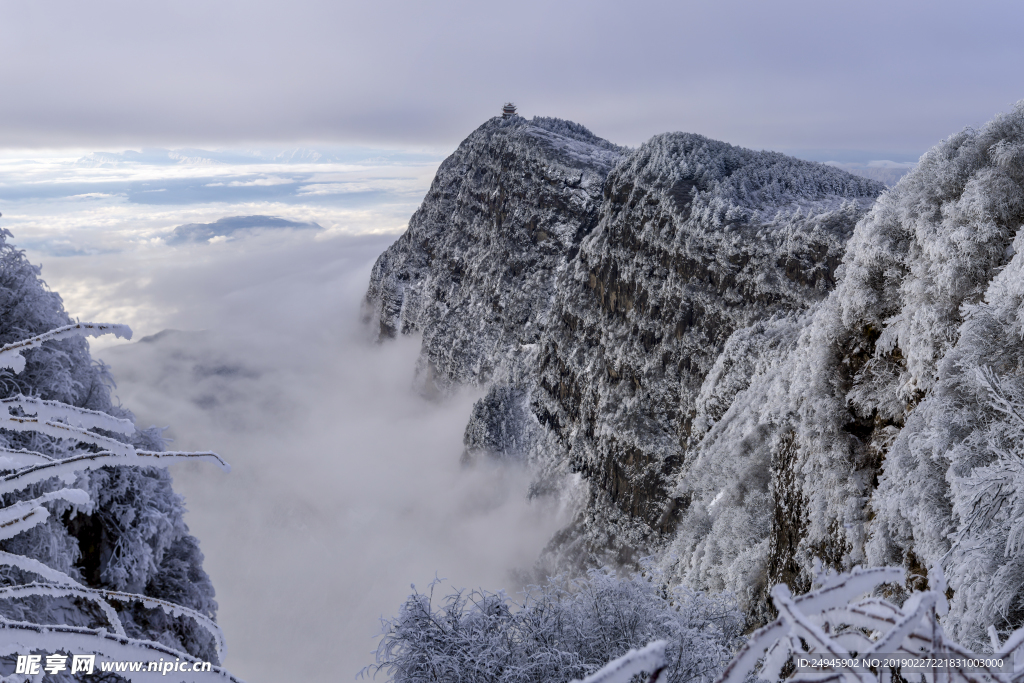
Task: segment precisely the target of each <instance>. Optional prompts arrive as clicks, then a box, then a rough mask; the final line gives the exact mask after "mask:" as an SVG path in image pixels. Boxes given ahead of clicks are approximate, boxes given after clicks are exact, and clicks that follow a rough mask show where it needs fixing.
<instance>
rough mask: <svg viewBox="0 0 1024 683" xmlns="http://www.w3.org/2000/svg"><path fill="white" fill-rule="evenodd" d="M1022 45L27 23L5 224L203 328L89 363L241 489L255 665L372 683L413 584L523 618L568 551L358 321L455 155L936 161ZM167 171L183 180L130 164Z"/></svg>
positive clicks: (17, 7) (99, 7) (1017, 78)
mask: <svg viewBox="0 0 1024 683" xmlns="http://www.w3.org/2000/svg"><path fill="white" fill-rule="evenodd" d="M1022 20H1024V4H1021V3H1019V2H1018V3H1011V2H983V3H972V4H970V5H968V4H966V3H949V2H935V1H933V2H931V3H921V2H917V3H907V2H903V3H899V2H892V1H891V0H889V1H887V2H884V3H883V2H866V1H861V2H857V3H845V4H844V3H835V2H823V1H822V0H815V1H808V2H788V1H776V2H729V1H719V2H714V3H712V2H707V3H702V4H697V3H686V2H667V1H666V2H646V3H644V2H630V3H625V2H622V3H608V2H604V1H599V0H590V1H588V2H554V3H552V2H544V3H541V2H534V1H532V0H530V1H518V2H517V1H515V0H505V1H504V2H500V3H486V2H480V1H479V0H478V1H476V2H446V3H429V2H422V1H420V2H406V1H400V2H385V1H378V2H373V3H370V2H365V3H359V4H355V3H347V2H338V1H336V0H335V1H331V2H327V1H324V2H300V1H296V0H291V1H289V2H288V3H283V2H276V3H272V2H266V1H264V0H246V1H245V2H241V1H237V0H203V1H202V2H193V1H192V0H175V1H174V2H138V0H133V1H131V2H120V1H117V2H108V1H106V0H91V1H90V2H81V1H80V0H76V1H74V2H72V1H69V0H43V1H37V2H20V3H16V2H4V1H2V0H0V211H2V212H3V218H2V219H0V228H6V229H9V230H10V231H11V232H13V233H14V240H13V243H14V244H16V245H17V246H19V247H21V248H24V249H26V251H27V253H28V256H29V258H30V259H31V260H32V261H33V262H34V263H38V264H41V265H42V267H43V271H42V273H43V276H44V277H45V278H46V280H47V281H48V283H49V285H50V286H51V287H52V288H53V289H54V290H56V291H58V292H60V293H61V295H62V296H63V298H64V302H65V305H66V308H67V310H68V312H69V313H70V314H71V315H72V316H75V317H80V318H81V319H82V320H93V321H97V322H123V323H128V324H130V325H131V326H132V327H133V328H134V329H135V331H136V334H137V337H136V339H138V338H139V337H142V336H144V335H153V334H156V333H158V332H160V331H161V330H164V329H167V328H173V329H177V330H182V332H180V333H171V334H168V335H164V336H162V337H160V338H159V339H158V340H156V341H152V340H151V341H149V342H140V341H135V342H133V343H131V344H128V345H123V346H116V347H113V346H111V345H110V343H111V340H105V339H104V340H94V341H93V349H94V351H95V352H96V354H97V355H98V356H99V357H101V358H103V359H104V360H106V361H107V362H109V363H111V364H112V366H113V372H114V375H115V377H116V378H117V379H118V382H119V384H118V388H117V390H116V391H115V393H116V395H117V396H118V398H119V399H121V400H123V401H124V404H125V405H126V407H129V408H131V409H133V410H135V411H136V413H137V415H138V417H139V420H140V422H141V426H148V425H149V424H153V423H156V424H159V425H161V426H162V425H167V424H169V425H171V429H170V430H169V431H168V436H173V437H174V438H175V439H176V441H175V444H174V445H175V446H176V447H180V448H203V449H205V448H213V449H216V450H218V451H219V452H220V453H221V454H222V455H224V456H225V457H226V458H227V459H228V460H229V461H230V462H231V463H232V465H233V467H234V469H233V471H232V473H231V474H230V475H227V476H220V475H219V473H214V474H212V475H211V474H210V473H208V472H205V471H192V470H186V469H181V468H178V469H176V470H175V477H176V488H177V490H178V491H179V492H182V493H184V494H185V495H186V498H187V501H188V505H189V508H190V510H191V512H190V513H189V515H188V517H187V519H188V521H189V523H190V524H191V525H192V527H193V530H194V532H195V533H196V534H197V536H198V537H199V538H200V540H201V543H202V548H203V552H204V553H205V554H206V557H207V560H206V567H207V569H208V570H209V572H210V574H211V576H212V578H213V580H214V584H215V586H216V587H217V591H218V599H219V600H220V602H221V610H220V613H219V618H220V620H221V622H222V623H223V624H224V625H225V629H226V631H227V637H228V640H229V647H230V648H231V649H230V652H231V653H232V654H230V655H229V657H228V660H227V663H228V665H229V667H231V668H232V669H234V670H235V671H236V673H239V674H240V675H242V676H243V677H248V678H249V680H252V681H263V680H267V681H270V680H275V681H276V680H284V679H286V678H288V676H289V675H291V676H293V677H295V676H298V677H299V678H300V679H301V680H304V681H335V680H346V679H349V680H350V677H351V675H352V674H353V673H354V672H355V670H356V669H358V667H360V666H363V665H364V664H369V663H370V662H371V661H372V656H371V655H370V654H369V651H370V650H371V649H372V647H373V645H374V640H373V638H372V637H371V636H372V634H373V633H374V632H375V631H376V628H377V621H376V618H377V616H379V615H391V614H395V613H396V611H397V609H398V606H399V604H400V602H401V600H402V598H403V597H404V596H405V595H407V594H408V591H409V589H408V585H409V583H412V582H415V583H417V585H419V586H420V587H424V586H425V583H426V582H428V581H429V580H430V579H431V578H432V577H433V576H434V573H435V572H438V573H439V574H440V575H441V576H445V577H448V578H449V579H450V580H451V582H452V583H456V584H457V585H460V586H481V585H482V586H485V587H487V588H490V589H499V588H503V587H505V588H509V589H514V588H515V585H514V582H510V579H509V575H508V570H509V569H512V568H515V567H528V566H529V565H530V563H531V562H532V561H533V559H534V558H535V557H536V556H537V554H538V552H539V550H540V548H541V547H542V546H543V544H544V543H545V542H546V540H547V538H549V537H550V534H551V533H552V530H553V529H555V528H557V526H558V524H559V523H560V518H559V515H558V514H556V512H554V511H552V510H551V509H544V508H538V507H537V505H539V504H533V503H527V502H526V500H525V499H524V497H523V495H522V491H523V489H524V487H525V484H526V479H525V478H524V477H523V476H522V473H517V472H514V471H504V470H494V471H489V470H478V471H464V470H461V469H459V466H458V462H459V456H460V454H461V439H462V431H463V429H464V425H465V422H466V419H467V416H468V413H469V409H470V405H471V402H472V398H473V396H467V395H461V396H456V397H454V398H453V399H451V400H450V401H448V402H440V403H427V402H425V401H423V400H422V399H421V398H419V397H417V396H416V395H414V394H413V393H412V392H411V391H410V387H411V385H412V374H413V371H412V368H413V365H414V362H415V356H416V343H417V342H416V340H406V342H403V343H401V344H396V345H395V344H393V345H383V346H375V345H371V344H369V343H368V342H367V341H366V340H365V339H364V333H365V330H364V329H363V327H362V326H361V325H360V324H359V318H358V310H359V302H360V299H361V297H362V295H363V293H364V292H365V287H366V282H367V278H368V273H369V268H370V266H371V264H372V263H373V261H374V259H375V258H376V256H377V254H379V253H380V251H381V250H383V249H384V248H385V247H386V246H387V244H389V243H390V242H391V241H392V240H393V239H394V238H395V237H397V235H398V234H400V233H401V231H402V230H404V229H405V226H406V223H407V221H408V219H409V216H410V215H411V214H412V212H413V211H414V210H415V209H416V206H417V205H418V204H419V202H420V201H421V200H422V198H423V195H424V193H425V192H426V189H427V187H428V185H429V183H430V180H431V178H432V177H433V174H434V171H435V170H436V168H437V165H438V164H439V163H440V161H441V159H443V158H444V156H446V155H448V154H450V153H451V151H452V150H454V148H455V146H456V145H457V144H458V143H459V142H460V141H461V140H462V139H463V138H465V137H466V136H467V135H468V134H469V133H470V132H471V131H472V130H473V129H474V128H476V127H477V126H478V125H480V124H481V123H482V122H483V121H485V120H486V119H487V118H489V117H491V116H494V115H496V114H498V113H499V110H500V107H501V105H502V104H503V103H504V102H505V101H506V100H513V101H515V102H516V103H517V104H518V105H519V108H520V113H522V114H523V115H525V116H533V115H547V116H558V117H561V118H567V119H571V120H575V121H578V122H580V123H583V124H585V125H586V126H588V127H589V128H591V130H593V131H594V132H595V133H597V134H598V135H601V136H603V137H605V138H607V139H609V140H612V141H614V142H617V143H620V144H626V145H637V144H640V143H641V142H643V141H644V140H646V139H647V138H649V137H650V136H651V135H654V134H657V133H661V132H665V131H675V130H683V131H691V132H697V133H701V134H704V135H707V136H710V137H713V138H717V139H721V140H725V141H727V142H731V143H733V144H738V145H743V146H746V147H752V148H767V149H776V150H780V151H786V152H789V153H792V154H796V155H798V156H802V157H804V158H809V159H815V160H819V161H826V160H836V161H842V162H866V161H869V160H881V159H889V160H894V161H912V160H915V159H916V158H917V157H918V156H919V155H920V154H921V153H923V152H924V151H925V150H926V149H928V148H929V147H930V146H932V145H934V144H935V143H936V142H938V141H939V140H941V139H943V138H945V137H947V136H948V135H950V134H952V133H954V132H956V131H958V130H960V129H961V128H963V127H964V126H968V125H973V126H980V125H982V124H983V123H984V122H985V121H988V120H989V119H991V118H992V116H993V115H995V114H996V113H997V112H999V111H1006V110H1008V109H1010V108H1011V107H1012V106H1013V103H1014V102H1016V101H1017V100H1018V99H1021V98H1024V78H1022V77H1021V72H1020V66H1021V64H1024V47H1022V45H1024V41H1021V40H1020V39H1019V33H1020V29H1021V27H1022V24H1024V21H1022ZM152 147H163V148H172V149H175V150H177V151H174V152H171V151H168V149H163V150H159V149H146V151H144V152H143V153H141V154H134V153H128V154H122V153H121V152H122V151H123V150H127V149H134V150H143V149H144V148H152ZM295 147H305V148H309V149H305V150H298V151H294V150H293V151H288V150H289V149H290V148H295ZM44 148H45V149H44ZM181 148H190V149H181ZM54 150H57V151H54ZM97 150H107V151H109V152H114V153H111V154H91V152H95V151H97ZM210 150H218V151H210ZM282 151H284V152H285V153H284V154H281V152H282ZM268 217H274V218H273V219H270V218H268ZM207 237H208V239H207ZM200 330H205V331H206V332H204V333H202V334H198V331H200ZM101 342H102V343H101ZM211 368H212V370H211ZM236 370H237V371H236ZM438 491H444V495H441V496H439V495H437V492H438ZM481 495H482V496H483V497H484V498H486V501H485V502H486V503H487V504H486V505H483V504H481V503H480V500H479V499H480V498H481ZM399 502H401V504H399ZM268 548H274V549H276V550H277V553H276V554H273V553H271V554H270V555H271V557H270V558H269V559H268ZM339 615H341V616H339ZM339 644H340V647H341V648H342V652H341V654H340V656H339V657H336V658H327V657H325V656H324V653H326V652H331V653H333V652H334V651H335V650H336V649H337V648H338V647H339ZM289 657H298V658H300V659H301V661H302V662H303V664H302V666H301V667H300V668H301V671H300V670H299V669H296V668H295V666H293V664H292V663H291V660H289ZM289 666H292V669H290V670H289V669H288V668H287V667H289Z"/></svg>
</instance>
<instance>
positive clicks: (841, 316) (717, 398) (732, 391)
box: [370, 104, 1024, 648]
mask: <svg viewBox="0 0 1024 683" xmlns="http://www.w3.org/2000/svg"><path fill="white" fill-rule="evenodd" d="M515 125H522V124H520V123H517V124H515ZM607 159H608V163H609V164H611V163H612V162H614V161H615V159H614V158H613V157H611V156H609V157H607ZM594 177H595V180H596V179H597V178H598V177H599V176H598V175H597V174H595V176H594ZM881 190H882V187H881V186H880V185H878V184H875V183H872V182H871V181H868V180H865V179H862V178H855V177H853V176H850V175H847V174H845V173H842V172H840V171H838V170H836V169H834V168H828V167H823V166H820V165H817V164H810V163H806V162H801V161H797V160H795V159H790V158H787V157H784V156H782V155H779V154H773V153H767V152H751V151H749V150H743V149H739V148H735V147H732V146H730V145H727V144H724V143H720V142H715V141H711V140H707V139H705V138H702V137H700V136H696V135H683V134H671V135H662V136H658V137H655V138H653V139H652V140H651V141H649V142H648V143H646V144H644V145H643V146H641V147H640V148H639V149H637V150H634V151H631V152H629V153H628V154H625V155H623V156H621V158H619V159H618V161H617V162H616V163H615V166H614V168H613V169H612V170H611V172H610V173H608V174H607V178H606V180H604V182H603V192H602V194H601V195H600V199H598V195H597V194H596V193H593V192H591V193H588V197H589V198H590V200H589V203H586V204H585V205H586V213H585V220H584V221H583V222H582V223H581V224H582V225H585V226H586V227H585V228H583V229H582V230H579V231H578V232H577V233H574V234H576V235H579V238H578V239H576V240H575V241H573V242H572V243H571V246H567V248H565V249H564V250H562V251H560V252H559V255H558V257H557V258H554V259H552V260H551V261H543V263H545V264H551V265H545V269H544V271H543V273H544V275H543V278H540V280H542V281H543V282H544V283H545V284H544V287H545V288H544V289H543V291H544V292H545V294H546V296H547V297H548V298H547V299H545V301H546V302H548V303H546V304H545V305H544V306H534V307H532V308H530V316H533V317H532V318H530V320H531V321H535V322H532V324H531V326H530V329H536V331H537V334H534V335H529V336H528V335H523V334H519V335H518V336H514V338H515V340H516V343H517V344H518V346H516V347H514V348H515V349H516V351H517V352H516V353H511V354H506V356H505V361H504V364H503V365H502V368H503V370H502V372H500V373H493V372H492V373H490V374H487V373H480V372H478V371H475V372H476V374H472V373H471V376H472V377H473V379H474V381H477V382H481V383H483V384H484V385H485V386H487V387H488V393H487V395H486V396H485V397H484V399H482V400H481V401H480V402H479V403H478V404H477V406H476V407H475V409H474V412H473V415H472V417H471V420H470V424H469V426H468V427H467V430H466V445H467V452H468V453H470V454H472V453H474V452H476V451H486V452H491V453H496V454H498V455H503V456H514V457H519V458H527V459H529V460H530V461H531V463H532V464H533V465H534V466H535V467H537V471H538V473H539V474H538V480H537V486H536V489H535V492H536V493H538V494H541V493H543V492H544V491H545V490H550V489H554V490H556V491H558V492H559V494H560V495H563V496H566V498H567V499H569V500H571V501H572V502H573V504H574V505H575V510H576V512H577V514H576V518H575V519H574V521H573V522H572V523H571V524H570V525H569V526H568V527H567V528H566V529H564V530H563V531H562V532H561V533H560V534H559V535H558V536H557V537H556V539H554V542H553V544H552V547H551V550H552V555H553V556H556V557H559V558H561V559H562V560H568V561H571V562H578V563H582V564H584V565H586V564H596V563H602V562H607V561H609V560H611V561H618V562H629V561H630V560H632V559H635V557H636V555H637V554H640V553H651V552H654V553H656V555H657V556H658V558H659V563H660V564H661V566H662V569H664V570H665V571H667V572H668V573H669V575H671V576H674V577H675V578H676V580H679V581H681V582H685V583H687V584H689V585H691V586H693V587H696V588H702V589H709V590H723V589H725V590H730V591H731V592H732V593H733V594H734V595H736V596H737V597H738V598H739V599H740V600H741V602H742V603H743V604H744V606H745V607H746V609H747V610H748V613H749V614H750V615H751V616H752V618H753V621H754V622H756V621H759V620H762V619H764V618H765V617H766V616H768V614H769V613H770V606H769V604H768V602H767V600H766V589H767V587H769V586H770V585H772V584H775V583H778V582H786V583H788V584H789V585H790V586H792V587H793V588H794V589H796V590H802V589H806V588H807V587H808V586H809V583H810V576H811V568H812V566H813V563H814V561H815V558H819V559H821V560H822V561H824V562H825V563H826V565H831V566H833V567H837V568H842V569H849V568H850V567H851V566H853V565H855V564H860V563H868V564H892V563H902V564H903V565H904V566H906V567H908V569H910V570H911V574H912V579H911V580H912V581H916V582H919V583H922V582H925V583H926V582H927V580H928V573H929V571H930V569H931V568H932V567H935V566H941V567H942V568H943V570H944V572H945V575H946V577H947V579H948V582H949V587H950V590H951V595H952V599H951V602H950V605H951V611H950V614H949V616H948V617H947V618H946V619H945V621H944V625H945V627H946V628H947V629H949V630H950V631H951V632H952V633H953V634H954V635H955V636H956V637H957V638H958V639H959V640H960V641H961V642H963V643H966V644H968V645H970V646H972V647H975V648H981V647H984V644H985V642H986V639H987V637H988V636H987V633H986V630H987V628H988V625H989V624H995V626H996V628H997V630H1000V631H1009V630H1012V629H1014V628H1017V627H1019V626H1020V625H1021V623H1024V588H1022V586H1024V559H1022V558H1024V553H1021V550H1022V549H1024V466H1021V462H1024V260H1022V258H1024V257H1022V256H1021V251H1024V244H1022V242H1021V240H1022V239H1024V237H1021V226H1022V225H1024V104H1020V105H1018V106H1017V108H1016V109H1015V110H1014V111H1013V112H1012V113H1011V114H1009V115H1006V116H1000V117H997V118H996V119H995V120H993V121H992V122H991V123H989V124H988V125H987V126H986V127H985V128H984V129H982V130H980V131H975V130H970V129H968V130H965V131H963V132H961V133H959V134H957V135H954V136H952V137H950V138H949V139H948V140H946V141H944V142H942V143H941V144H939V145H937V146H936V147H935V148H934V149H932V150H931V151H929V152H928V154H926V155H925V156H924V157H923V158H922V159H921V162H920V163H919V164H918V166H917V168H916V169H915V170H914V171H912V172H911V173H909V174H908V175H907V176H906V177H905V178H904V179H903V180H901V181H900V183H899V184H898V185H897V186H896V187H895V188H893V189H891V190H889V191H888V192H885V193H884V194H881V196H880V197H879V193H880V192H881ZM876 197H878V200H877V202H876V201H875V199H876ZM433 201H434V200H433V199H432V198H431V197H428V199H427V201H426V202H425V204H424V208H423V209H421V210H420V213H425V212H428V211H430V210H432V209H430V206H429V205H431V204H432V202H433ZM417 215H419V214H417ZM446 215H449V216H451V214H446ZM449 220H450V222H451V223H452V224H453V225H457V224H459V221H463V219H457V218H455V217H452V218H450V219H449ZM463 222H464V221H463ZM410 232H413V231H412V230H411V229H410ZM403 239H404V238H403ZM560 244H565V245H569V242H561V243H560ZM428 250H429V247H427V246H424V247H423V248H422V251H424V252H426V251H428ZM455 251H457V250H455ZM453 253H454V252H453ZM476 253H478V254H479V253H481V252H476ZM477 258H483V257H482V256H477ZM456 261H457V259H454V258H453V259H452V262H456ZM540 262H542V261H538V260H534V261H532V262H531V263H540ZM389 268H390V265H389V262H387V261H386V260H385V259H384V258H382V261H381V262H380V263H379V264H378V269H379V271H380V272H378V271H375V275H374V277H375V284H374V285H373V286H371V297H370V298H371V301H373V300H376V299H374V297H377V299H380V300H382V301H384V302H385V305H382V309H387V308H388V305H386V302H387V301H389V299H387V297H386V296H382V295H381V294H379V293H376V292H378V290H380V289H381V288H380V287H379V285H377V284H376V283H378V282H382V281H385V280H386V279H387V278H388V277H391V275H389V272H390V271H389ZM535 277H536V276H535V275H533V274H531V272H529V271H528V270H523V271H520V272H519V273H517V274H516V276H515V277H512V278H511V279H510V280H508V282H516V281H519V280H521V281H523V282H527V283H530V282H533V281H535V280H531V278H535ZM516 278H519V280H516ZM375 287H376V288H377V289H375ZM537 289H538V288H537V287H536V285H533V284H531V285H530V291H535V290H537ZM424 291H425V290H424ZM486 295H487V296H496V297H497V298H498V299H499V300H500V299H502V298H503V296H505V295H503V294H502V288H501V287H491V288H490V289H488V290H486ZM417 296H420V297H428V298H429V297H430V296H434V297H435V298H437V296H436V294H429V293H423V294H418V295H417ZM391 300H396V299H394V297H392V299H391ZM417 306H418V307H419V308H417V309H416V310H421V309H422V310H426V309H427V307H428V306H427V304H424V303H422V302H421V303H418V304H417ZM391 307H392V308H394V306H393V305H392V306H391ZM388 310H390V309H388ZM396 310H397V309H396ZM497 310H501V307H500V306H499V307H498V309H497ZM487 315H490V316H491V317H486V318H484V319H485V320H489V321H491V322H489V323H488V324H489V325H491V326H492V327H500V326H499V325H498V324H497V323H498V321H499V320H500V316H499V318H494V317H493V315H491V314H487ZM399 318H400V316H392V317H391V318H389V319H388V320H398V319H399ZM410 319H412V318H410ZM460 319H461V318H460ZM416 320H417V321H424V322H421V323H418V324H420V325H421V327H420V328H419V329H423V330H424V333H425V339H426V338H428V337H429V336H430V334H432V333H430V332H428V331H427V327H429V326H430V325H433V324H434V323H428V322H426V321H427V319H426V318H424V317H422V316H421V317H419V318H416ZM395 324H396V323H390V322H389V323H388V324H387V325H382V330H383V331H384V332H385V333H387V332H388V330H391V329H398V328H396V327H395ZM460 324H461V325H463V327H467V328H468V327H471V325H470V324H469V323H465V322H463V323H460ZM478 324H479V323H478ZM502 324H504V323H503V322H502ZM423 325H425V326H423ZM534 325H535V326H536V327H535V328H534ZM412 327H413V328H414V329H416V328H415V326H412ZM439 329H444V326H443V325H442V326H439ZM502 329H508V328H502ZM403 330H404V328H403ZM505 334H506V335H508V336H506V337H505V338H513V336H512V334H511V332H509V333H505ZM499 336H500V335H499ZM504 348H505V349H510V348H513V346H511V345H509V346H505V347H504ZM478 353H480V354H484V355H486V354H487V353H488V351H487V350H486V349H480V350H479V351H478ZM430 354H431V351H430V349H429V348H428V347H427V344H426V343H425V356H426V357H428V358H429V357H430ZM478 365H479V366H482V365H483V363H480V364H478ZM472 367H474V368H475V367H477V365H473V366H472ZM447 376H448V377H450V378H451V379H452V380H456V381H464V379H462V378H463V377H465V376H466V375H462V376H460V375H458V373H456V372H452V371H450V372H449V373H448V375H447ZM570 475H571V476H570ZM893 590H897V591H898V590H899V589H898V588H893Z"/></svg>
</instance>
